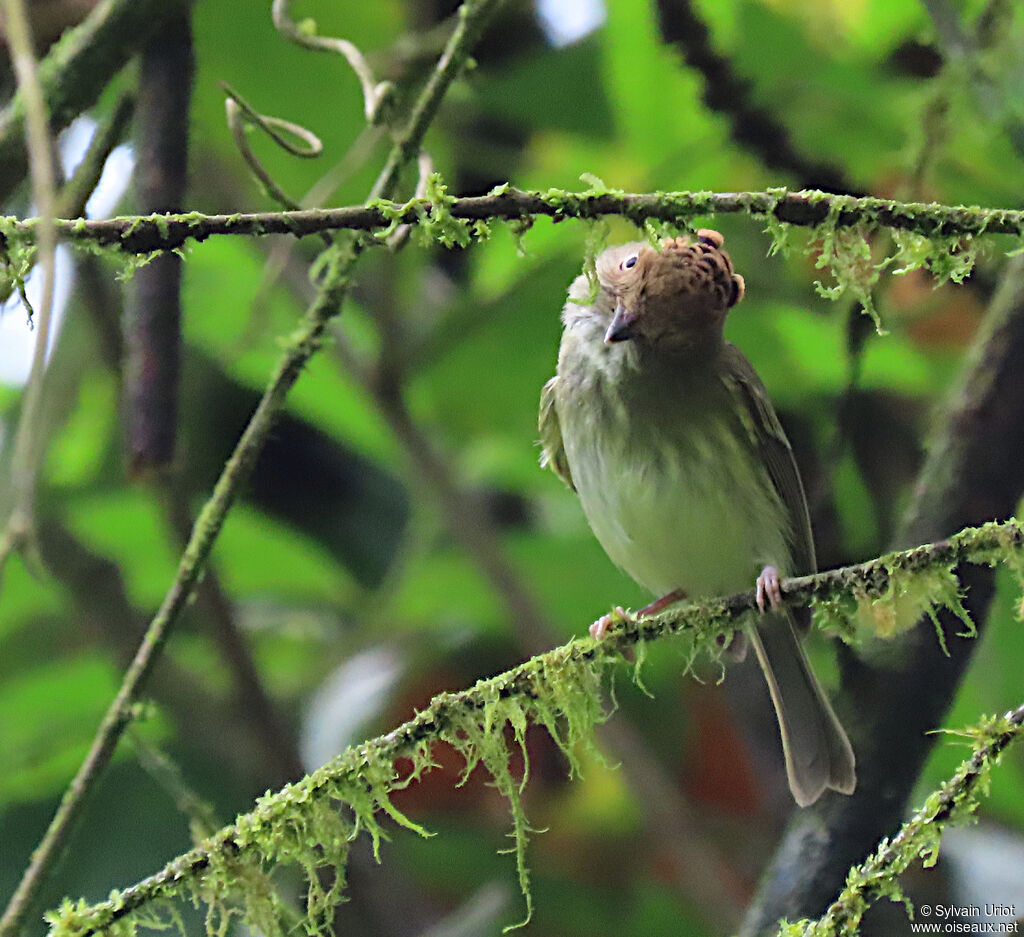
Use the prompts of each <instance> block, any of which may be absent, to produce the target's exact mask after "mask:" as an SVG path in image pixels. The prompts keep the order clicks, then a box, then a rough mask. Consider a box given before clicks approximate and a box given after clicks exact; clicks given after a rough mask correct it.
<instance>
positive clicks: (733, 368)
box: [724, 342, 818, 576]
mask: <svg viewBox="0 0 1024 937" xmlns="http://www.w3.org/2000/svg"><path fill="white" fill-rule="evenodd" d="M724 354H725V355H726V358H727V363H728V367H727V368H726V369H725V373H726V375H727V377H726V382H727V384H728V385H729V389H730V390H731V391H732V392H733V394H734V395H735V398H736V400H737V402H739V403H740V405H741V408H740V413H741V414H742V415H743V418H744V419H743V422H744V424H745V425H746V427H747V430H748V432H749V433H750V437H751V440H752V441H753V443H754V445H755V447H756V449H757V452H758V453H759V455H760V456H761V459H762V461H763V463H764V465H765V466H766V467H767V469H768V474H769V475H770V476H771V480H772V483H773V484H774V485H775V490H776V491H777V492H778V493H779V497H780V498H781V499H782V503H783V505H784V506H785V508H786V510H787V512H788V513H789V517H790V523H791V525H792V531H791V541H792V542H791V546H792V548H793V566H794V568H793V570H791V571H789V572H790V575H798V576H800V575H806V574H808V573H813V572H816V571H817V568H818V567H817V561H816V560H815V557H814V538H813V535H812V534H811V517H810V513H809V512H808V510H807V496H806V495H805V494H804V486H803V482H801V481H800V473H799V472H798V471H797V467H796V460H795V459H794V458H793V450H792V448H791V447H790V445H789V440H788V439H787V438H786V434H785V432H784V431H783V429H782V424H781V423H779V418H778V417H777V416H776V415H775V408H774V407H772V402H771V400H770V399H769V398H768V391H767V390H765V387H764V384H762V383H761V378H759V377H758V376H757V372H756V371H755V370H754V366H753V365H752V364H751V363H750V362H749V361H747V359H746V358H745V357H744V356H743V353H742V352H741V351H740V350H739V349H738V348H736V346H735V345H731V344H729V343H728V342H726V343H725V352H724Z"/></svg>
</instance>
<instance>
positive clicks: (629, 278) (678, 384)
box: [540, 229, 856, 807]
mask: <svg viewBox="0 0 1024 937" xmlns="http://www.w3.org/2000/svg"><path fill="white" fill-rule="evenodd" d="M723 242H724V238H723V237H722V235H721V234H720V233H718V232H717V231H711V230H708V229H702V230H700V231H698V232H697V235H696V238H695V240H693V241H692V242H691V240H690V239H689V238H686V237H677V238H671V239H668V240H667V241H665V242H663V244H662V245H661V248H660V250H659V249H656V248H654V247H651V246H650V245H649V244H646V243H630V244H623V245H621V246H618V247H611V248H608V249H607V250H605V251H604V252H603V253H601V254H600V255H599V256H598V258H597V262H596V269H597V290H596V295H595V294H594V292H593V290H592V288H591V284H590V282H589V281H588V279H587V277H585V276H579V277H577V278H576V280H575V282H574V283H573V284H572V286H571V287H570V289H569V300H568V302H567V303H566V305H565V309H564V311H563V313H562V321H563V324H564V331H563V333H562V343H561V347H560V349H559V354H558V369H557V374H556V376H555V377H553V378H552V379H551V380H550V381H548V383H547V384H546V385H545V386H544V390H543V391H542V393H541V402H540V442H541V448H542V454H541V465H544V466H549V467H550V468H552V469H553V470H554V471H555V472H556V473H557V474H558V475H559V476H560V477H561V478H562V480H563V481H565V483H566V484H568V485H569V487H570V488H572V489H573V490H575V491H576V493H577V494H578V495H579V498H580V502H581V503H582V506H583V511H584V513H585V514H586V517H587V520H588V521H589V522H590V526H591V528H592V529H593V531H594V534H595V536H596V537H597V539H598V541H600V543H601V546H602V547H604V550H605V552H606V553H607V554H608V556H609V557H610V558H611V559H612V561H613V562H615V563H616V564H617V565H618V566H620V567H621V568H622V569H623V570H625V571H626V572H627V573H628V574H629V575H630V576H631V577H632V578H633V579H634V580H635V581H636V582H637V583H639V584H640V585H641V586H643V587H644V588H645V589H647V590H649V591H650V592H651V593H652V594H653V595H656V596H659V598H658V599H656V600H655V601H654V602H652V603H651V604H650V605H648V606H646V607H645V608H644V609H641V611H640V612H639V613H638V615H639V616H640V617H642V616H644V615H650V614H653V613H654V612H656V611H660V610H661V609H663V608H665V607H666V606H668V605H671V604H672V603H673V602H676V601H679V600H680V599H682V598H686V597H689V598H693V599H697V598H704V597H711V596H715V595H723V594H729V593H732V592H736V591H739V590H741V589H744V588H747V587H748V585H749V583H750V582H751V580H754V581H755V586H756V594H757V604H758V607H759V608H760V609H761V612H762V615H761V617H760V619H759V621H758V623H757V625H756V627H755V626H751V627H748V628H746V629H745V639H746V640H749V642H750V643H751V644H752V645H753V647H754V651H755V653H756V655H757V659H758V662H759V664H760V665H761V669H762V670H763V671H764V676H765V679H766V680H767V682H768V689H769V692H770V695H771V699H772V703H773V704H774V706H775V713H776V716H777V718H778V722H779V732H780V734H781V736H782V748H783V752H784V755H785V759H786V774H787V777H788V780H789V787H790V790H791V791H792V793H793V797H794V799H795V800H796V802H797V803H798V804H799V805H800V806H802V807H803V806H807V805H808V804H812V803H814V801H815V800H817V799H818V797H819V796H821V794H822V792H823V791H824V790H825V789H826V788H831V789H833V790H836V791H839V792H841V793H843V794H850V793H852V792H853V790H854V787H855V786H856V771H855V766H854V755H853V749H852V747H851V746H850V742H849V740H848V739H847V737H846V733H845V732H844V731H843V727H842V725H841V724H840V723H839V720H838V719H837V718H836V715H835V713H834V712H833V710H832V707H831V705H830V704H829V701H828V698H827V697H826V696H825V693H824V691H823V690H822V688H821V685H820V684H819V683H818V681H817V679H816V678H815V676H814V674H813V673H812V671H811V668H810V664H809V662H808V660H807V657H806V655H805V654H804V651H803V648H802V647H801V645H800V640H799V637H798V636H797V632H796V628H795V625H794V621H793V617H792V615H791V614H790V612H789V611H788V610H787V609H786V608H785V607H784V606H783V605H782V595H781V591H780V588H779V583H780V579H781V577H783V576H794V575H802V574H806V573H813V572H814V571H815V570H816V564H815V558H814V542H813V539H812V536H811V525H810V518H809V515H808V511H807V500H806V497H805V496H804V489H803V484H802V483H801V481H800V475H799V473H798V471H797V467H796V462H795V461H794V459H793V452H792V449H791V448H790V445H789V441H788V440H787V439H786V435H785V433H784V432H783V430H782V426H781V425H780V424H779V420H778V417H777V416H776V415H775V410H774V409H773V407H772V404H771V401H770V400H769V399H768V393H767V391H766V390H765V388H764V385H763V384H762V383H761V380H760V378H759V377H758V376H757V373H756V372H755V371H754V368H753V366H752V365H751V364H750V362H749V361H747V359H746V358H745V357H744V356H743V355H742V354H741V353H740V351H739V349H737V348H736V347H735V346H734V345H732V344H730V343H729V342H727V341H725V339H724V337H723V324H724V322H725V317H726V314H727V313H728V311H729V309H730V308H732V307H733V306H734V305H735V304H736V303H737V302H739V301H740V299H742V298H743V292H744V284H743V278H742V277H741V276H739V275H738V274H736V273H734V271H733V266H732V261H731V260H730V259H729V255H728V254H727V253H726V252H725V251H724V250H723V249H722V245H723ZM766 603H767V605H766ZM613 621H614V619H613V618H612V616H609V615H605V616H604V617H602V618H600V619H598V620H597V621H596V622H594V624H593V625H592V626H591V634H593V635H594V636H595V637H597V638H601V637H603V636H604V634H605V632H606V630H607V629H608V627H609V626H610V625H611V623H612V622H613ZM743 642H744V637H743V636H737V640H736V642H735V643H736V644H738V645H739V646H740V648H741V649H742V647H743V646H744V645H743Z"/></svg>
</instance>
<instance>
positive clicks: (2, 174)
mask: <svg viewBox="0 0 1024 937" xmlns="http://www.w3.org/2000/svg"><path fill="white" fill-rule="evenodd" d="M184 2H187V0H100V2H99V3H97V4H96V7H95V8H94V9H93V11H92V12H91V13H90V14H89V16H88V17H87V18H86V20H85V22H83V23H82V24H81V25H80V26H78V27H76V28H75V29H73V30H71V31H70V32H68V33H66V34H65V35H64V37H63V38H62V39H61V40H60V41H59V42H58V43H57V44H56V45H55V46H54V47H53V48H52V49H51V50H50V52H49V54H48V55H47V56H46V58H44V59H43V60H42V61H41V62H40V63H39V81H40V83H41V84H42V87H43V95H44V97H45V99H46V110H47V113H48V114H49V116H50V128H51V130H52V131H54V132H56V131H58V130H63V129H64V128H65V127H66V126H67V125H68V124H69V123H71V121H72V120H73V119H74V118H75V117H77V116H78V115H79V114H80V113H81V112H82V111H84V110H85V109H86V108H89V107H91V106H92V105H93V104H95V103H96V101H97V100H98V99H99V96H100V94H101V92H102V91H103V89H104V88H105V87H106V86H107V84H108V83H109V82H110V79H111V78H113V76H114V75H116V74H117V72H119V71H120V70H121V68H122V67H123V66H124V64H125V63H126V62H127V61H128V59H129V58H130V57H131V56H132V55H133V54H134V53H135V52H136V51H137V50H138V49H139V48H140V46H141V45H142V44H143V43H145V42H146V41H147V40H148V39H149V37H150V36H152V35H153V34H154V33H155V32H156V31H157V30H159V29H160V28H161V27H162V25H163V24H164V23H165V22H166V21H167V20H168V19H169V18H170V17H172V16H175V15H177V14H178V12H179V10H180V9H181V4H182V3H184ZM27 166H28V163H27V157H26V153H25V103H24V101H23V99H22V96H21V93H20V92H19V93H18V94H16V95H15V96H14V97H13V98H12V99H11V101H10V103H9V104H8V105H7V106H6V107H5V108H4V109H3V111H0V201H2V200H3V199H5V198H7V197H8V196H9V195H10V194H11V192H13V191H14V189H15V188H16V187H17V186H18V184H19V183H20V182H21V180H22V179H23V178H24V177H25V171H26V168H27Z"/></svg>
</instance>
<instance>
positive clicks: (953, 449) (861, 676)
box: [742, 258, 1024, 935]
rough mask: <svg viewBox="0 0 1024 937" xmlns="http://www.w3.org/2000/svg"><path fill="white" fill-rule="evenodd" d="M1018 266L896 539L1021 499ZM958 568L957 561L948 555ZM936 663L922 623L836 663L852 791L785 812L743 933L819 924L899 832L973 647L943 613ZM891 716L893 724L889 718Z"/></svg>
mask: <svg viewBox="0 0 1024 937" xmlns="http://www.w3.org/2000/svg"><path fill="white" fill-rule="evenodd" d="M1021 373H1024V264H1022V262H1021V261H1020V259H1019V258H1018V259H1016V260H1014V261H1013V263H1012V265H1011V266H1010V267H1009V268H1008V270H1007V274H1006V276H1005V278H1004V282H1003V283H1002V285H1001V287H1000V289H999V290H998V292H997V293H996V295H995V297H994V298H993V301H992V304H991V306H990V310H989V314H988V317H987V320H986V322H985V324H984V326H983V327H982V329H981V331H980V333H979V335H978V336H977V338H976V340H975V344H974V346H973V349H972V351H971V353H970V356H969V358H968V367H967V371H966V373H965V377H964V379H963V381H962V383H961V386H960V387H959V388H958V389H957V390H956V392H955V393H954V395H953V397H952V400H951V403H950V405H949V406H948V407H947V408H946V409H944V410H943V411H942V412H944V413H947V414H948V415H947V416H946V417H945V418H944V420H943V423H942V425H941V426H940V427H939V430H938V432H937V433H936V435H935V438H934V440H933V442H932V445H931V447H930V451H929V454H928V457H927V459H926V462H925V465H924V467H923V469H922V472H921V475H920V479H919V482H918V484H917V487H916V489H915V496H914V501H913V504H912V506H911V509H910V511H909V512H908V515H907V517H906V518H905V520H904V523H903V525H902V529H901V532H900V534H899V537H898V540H899V542H901V543H907V542H915V541H917V540H919V539H931V538H933V537H937V536H943V535H945V534H946V533H948V532H949V531H950V530H955V529H956V528H957V527H959V526H961V525H964V524H971V523H974V524H977V523H981V522H984V521H987V520H990V519H992V518H1002V517H1009V516H1010V515H1011V514H1012V513H1013V511H1014V509H1015V507H1016V505H1017V502H1018V500H1019V498H1020V495H1021V492H1022V491H1024V382H1022V381H1021V380H1020V375H1021ZM951 559H952V560H953V561H954V562H957V563H962V560H963V559H964V557H951ZM958 572H959V576H960V581H961V586H962V588H963V589H964V590H965V592H966V599H965V603H964V604H965V606H966V607H967V609H968V610H969V612H970V614H971V617H972V620H974V621H975V622H977V623H979V625H980V624H981V623H983V622H984V618H985V615H986V613H987V611H988V606H989V602H990V600H991V597H992V592H993V575H994V574H993V571H992V570H991V569H990V568H988V567H983V566H969V567H966V566H963V565H961V567H960V568H959V571H958ZM940 618H941V620H942V623H943V626H944V628H945V629H946V633H947V643H948V646H949V652H950V653H949V656H948V657H947V656H944V655H943V653H942V651H941V649H940V648H939V647H938V646H937V642H936V641H935V640H934V637H933V636H932V635H931V634H929V633H928V632H929V631H930V629H929V628H927V627H923V628H922V627H919V628H917V629H914V630H913V631H911V632H909V633H908V634H907V635H906V636H905V637H904V638H902V639H901V640H900V641H898V642H896V643H894V644H887V645H885V647H884V648H877V649H875V650H874V653H872V654H871V655H870V656H869V657H865V659H864V660H858V659H854V658H852V656H849V657H848V659H846V660H844V661H843V662H842V663H843V699H842V703H843V704H844V705H843V706H842V708H843V709H844V710H845V715H844V721H845V722H846V725H847V727H848V728H849V729H850V732H851V739H852V742H853V747H854V750H855V751H856V753H857V772H858V779H857V791H856V792H855V793H854V794H853V796H852V797H838V796H834V795H833V796H826V797H823V798H822V799H821V800H820V801H819V802H818V803H817V804H815V805H814V806H813V807H810V808H808V809H806V810H801V811H798V812H797V813H796V814H794V816H793V819H792V821H791V822H790V825H789V828H788V830H787V832H786V835H785V837H784V839H783V841H782V843H781V845H780V846H779V849H778V851H777V853H776V856H775V859H774V861H773V863H772V866H771V867H770V868H769V870H768V872H767V873H766V875H765V877H764V879H763V881H762V884H761V888H760V891H759V893H758V895H757V898H756V899H755V901H754V903H753V905H752V906H751V908H750V910H749V912H748V915H747V919H746V922H745V924H744V928H743V931H742V933H743V934H746V935H755V934H769V933H771V934H774V933H775V925H776V922H777V921H778V919H779V918H781V917H787V918H789V919H790V920H794V919H797V918H803V917H817V916H818V915H820V914H821V912H822V910H823V909H824V908H825V907H826V906H827V905H828V904H829V903H830V902H831V901H832V900H833V899H834V898H835V896H836V894H837V893H838V892H839V889H840V888H841V887H842V884H843V882H844V880H845V878H846V875H847V872H848V870H849V868H850V867H851V866H852V865H853V864H854V863H856V862H858V861H860V859H861V858H862V857H863V856H865V855H866V854H868V853H869V852H870V851H871V850H872V849H873V848H874V846H875V844H876V843H877V842H878V840H879V839H880V838H881V837H882V836H884V835H886V834H890V833H892V831H893V830H894V829H895V828H896V827H897V826H898V825H899V823H900V820H901V819H902V817H903V812H904V810H905V809H906V803H907V798H908V797H909V795H910V793H911V790H912V788H913V786H914V784H915V782H916V780H917V777H918V775H919V774H920V771H921V768H922V766H923V764H924V761H925V759H926V758H927V756H928V754H929V752H930V751H931V749H932V747H933V745H934V743H935V737H934V736H933V735H928V734H926V733H928V732H929V731H930V730H932V729H935V728H936V727H938V726H940V725H941V724H942V721H943V718H944V716H945V714H946V712H947V711H948V709H949V706H950V704H951V703H952V701H953V698H954V696H955V694H956V690H957V686H958V685H959V682H960V679H961V677H962V676H963V673H964V670H965V669H966V667H967V665H968V663H969V661H970V658H971V654H972V653H973V651H974V648H975V647H976V645H977V641H976V640H967V639H964V638H960V637H957V636H953V635H955V633H956V632H957V631H958V630H962V629H961V628H959V627H958V622H957V621H956V619H955V618H954V617H953V616H950V615H946V614H943V615H942V616H940ZM897 713H898V714H899V715H898V717H897V716H896V714H897Z"/></svg>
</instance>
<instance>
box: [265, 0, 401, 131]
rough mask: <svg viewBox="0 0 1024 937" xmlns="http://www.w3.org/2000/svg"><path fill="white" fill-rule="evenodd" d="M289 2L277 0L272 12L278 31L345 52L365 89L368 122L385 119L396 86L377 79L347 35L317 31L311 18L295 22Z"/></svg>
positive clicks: (316, 46) (327, 49)
mask: <svg viewBox="0 0 1024 937" xmlns="http://www.w3.org/2000/svg"><path fill="white" fill-rule="evenodd" d="M290 5H291V0H274V5H273V7H272V13H271V15H272V16H273V18H274V26H275V27H276V28H277V30H278V32H280V33H281V35H282V36H284V37H285V38H286V39H289V40H291V41H292V42H294V43H296V44H298V45H300V46H302V47H303V48H306V49H313V50H315V51H317V52H335V53H337V54H338V55H342V56H344V57H345V61H347V62H348V64H349V65H350V66H351V67H352V71H354V72H355V73H356V77H357V78H358V79H359V85H360V87H361V88H362V89H363V110H364V113H365V114H366V121H367V123H369V124H378V123H382V122H384V121H385V120H386V117H387V105H388V104H389V103H390V101H391V98H392V95H393V94H394V90H395V86H394V85H393V84H392V83H391V82H390V81H382V82H377V81H376V80H375V79H374V77H373V72H372V71H371V69H370V66H369V65H368V64H367V62H366V59H365V57H364V56H363V53H362V52H360V51H359V49H358V48H357V47H356V45H355V44H354V43H352V42H349V40H347V39H337V38H333V37H330V36H318V35H316V33H315V31H314V30H315V26H316V24H315V23H312V22H311V21H309V20H307V21H306V22H305V23H303V24H302V25H301V26H300V25H299V24H296V23H295V21H294V20H293V19H292V18H291V13H290V11H289V9H288V7H289V6H290Z"/></svg>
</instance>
